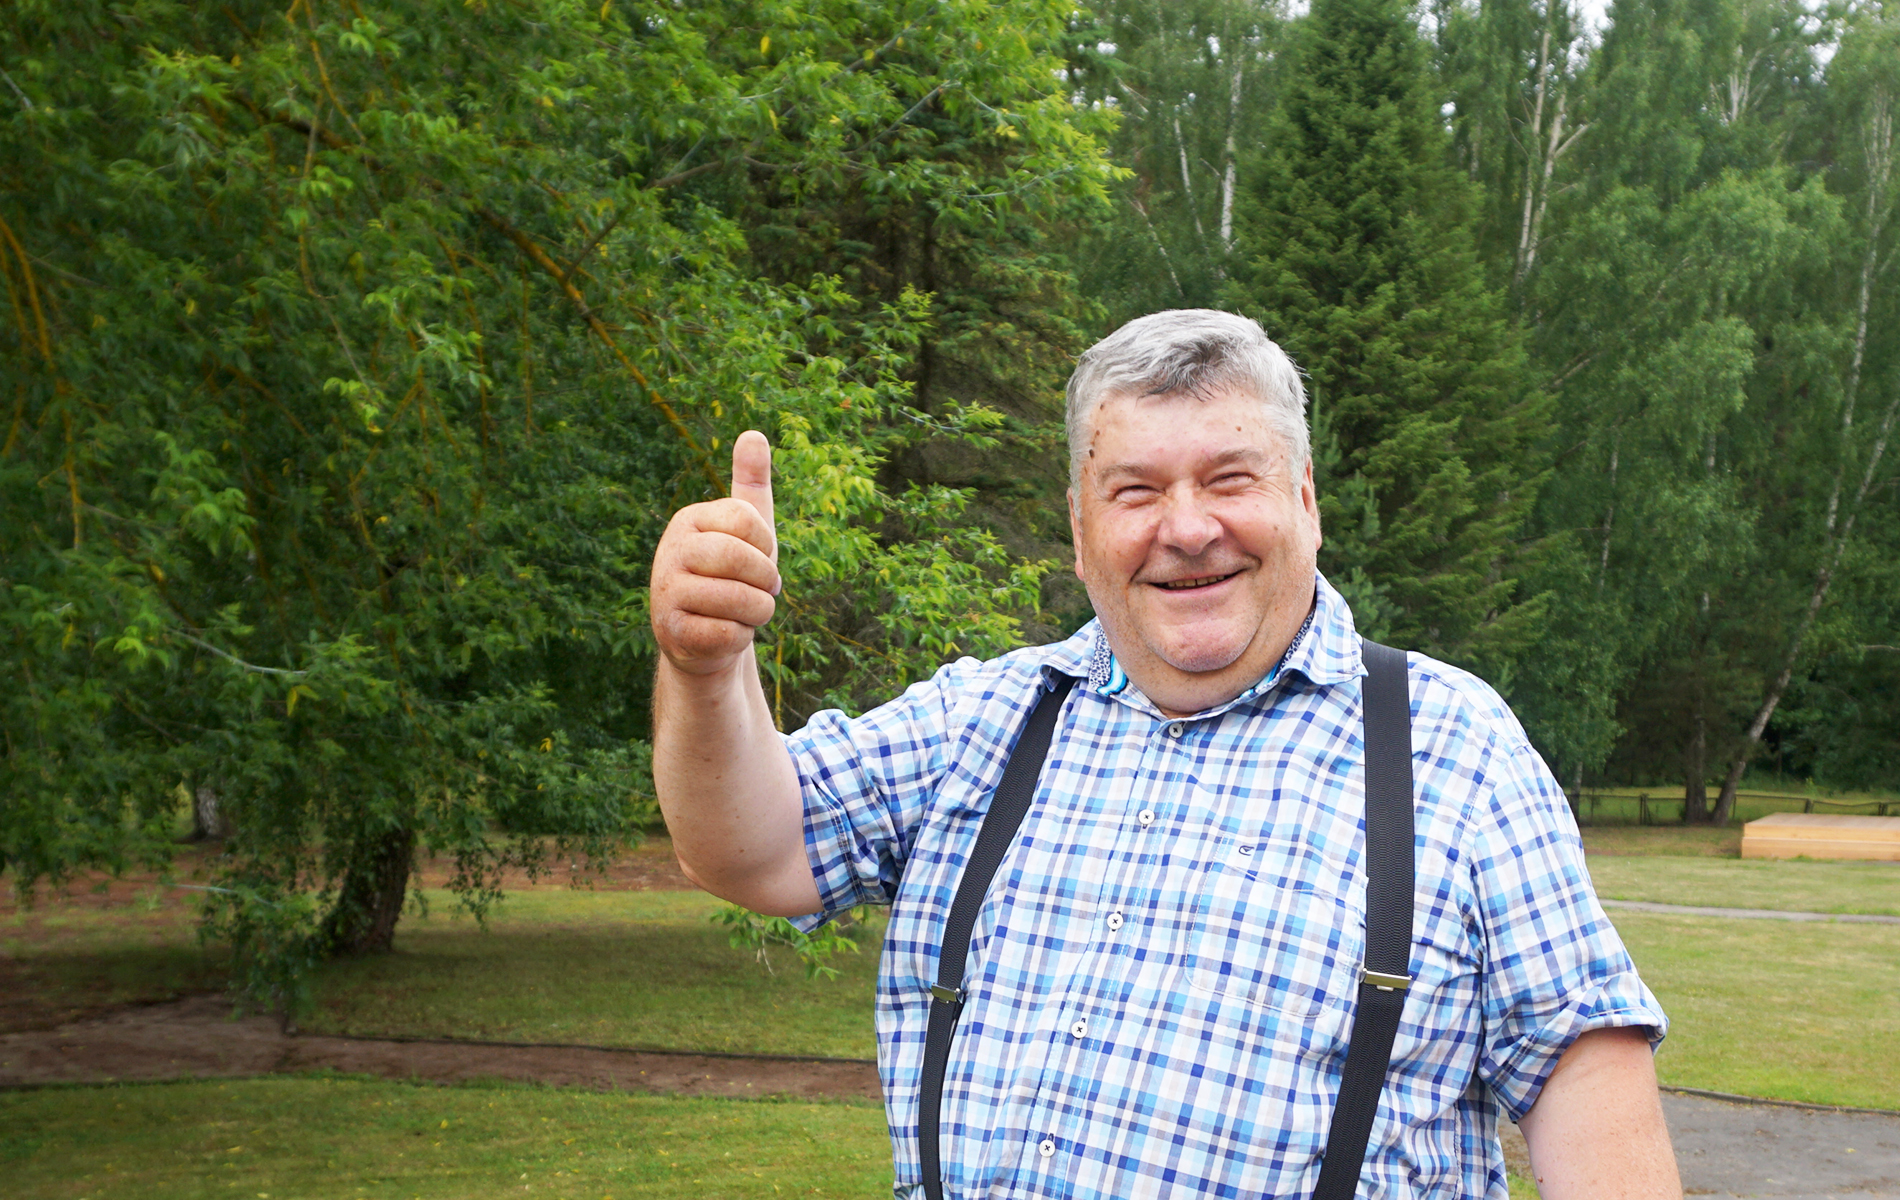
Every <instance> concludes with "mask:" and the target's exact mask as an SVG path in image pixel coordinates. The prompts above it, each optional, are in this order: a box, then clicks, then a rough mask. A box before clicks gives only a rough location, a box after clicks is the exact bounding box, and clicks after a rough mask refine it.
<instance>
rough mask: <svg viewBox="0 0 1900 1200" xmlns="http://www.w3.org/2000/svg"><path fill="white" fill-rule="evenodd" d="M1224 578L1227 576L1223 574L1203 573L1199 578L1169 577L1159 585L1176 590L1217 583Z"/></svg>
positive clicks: (1172, 590)
mask: <svg viewBox="0 0 1900 1200" xmlns="http://www.w3.org/2000/svg"><path fill="white" fill-rule="evenodd" d="M1225 578H1227V576H1225V575H1203V576H1201V577H1200V578H1199V579H1171V580H1168V581H1167V582H1165V583H1163V584H1162V585H1161V586H1162V587H1164V588H1167V589H1168V590H1169V591H1171V592H1178V591H1183V590H1185V589H1187V588H1197V587H1205V586H1206V585H1208V584H1210V583H1219V582H1220V581H1221V580H1223V579H1225Z"/></svg>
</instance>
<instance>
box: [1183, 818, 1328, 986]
mask: <svg viewBox="0 0 1900 1200" xmlns="http://www.w3.org/2000/svg"><path fill="white" fill-rule="evenodd" d="M1346 883H1347V880H1346V877H1345V868H1344V867H1343V866H1342V865H1339V864H1334V863H1331V862H1330V861H1327V860H1322V859H1320V858H1319V857H1318V856H1317V855H1315V854H1313V852H1312V851H1310V850H1309V849H1307V848H1306V847H1304V846H1301V845H1298V844H1296V843H1293V842H1288V841H1272V840H1269V841H1258V840H1239V841H1235V842H1233V843H1231V844H1230V845H1229V846H1227V847H1226V849H1225V853H1224V854H1223V855H1222V856H1221V858H1220V860H1219V863H1218V865H1217V866H1216V867H1215V868H1214V869H1212V870H1210V872H1209V874H1208V878H1207V884H1206V888H1205V891H1204V895H1203V901H1204V902H1203V904H1202V905H1201V907H1200V910H1199V917H1198V919H1197V921H1196V924H1195V928H1194V931H1193V934H1192V938H1191V947H1192V950H1191V953H1190V956H1189V960H1188V964H1187V965H1188V986H1189V987H1190V988H1192V989H1193V990H1195V991H1197V992H1201V993H1204V994H1207V995H1214V996H1221V997H1225V998H1228V999H1232V1000H1236V1001H1239V1002H1242V1003H1245V1004H1249V1005H1254V1006H1257V1007H1261V1008H1268V1009H1273V1010H1276V1011H1279V1012H1284V1013H1287V1014H1289V1015H1294V1016H1307V1015H1311V1014H1314V1013H1317V1012H1320V1011H1322V1010H1324V1009H1327V1008H1341V1007H1343V1006H1344V1005H1345V1003H1346V991H1347V989H1348V988H1350V987H1351V986H1353V982H1354V979H1355V976H1356V970H1357V967H1358V963H1359V959H1360V957H1361V955H1362V954H1363V947H1364V944H1365V928H1364V922H1363V920H1362V919H1361V918H1360V916H1359V914H1358V912H1357V911H1356V910H1355V909H1354V908H1353V907H1352V905H1350V904H1349V903H1347V901H1346V899H1345V898H1344V895H1343V894H1342V893H1343V892H1344V889H1345V886H1346Z"/></svg>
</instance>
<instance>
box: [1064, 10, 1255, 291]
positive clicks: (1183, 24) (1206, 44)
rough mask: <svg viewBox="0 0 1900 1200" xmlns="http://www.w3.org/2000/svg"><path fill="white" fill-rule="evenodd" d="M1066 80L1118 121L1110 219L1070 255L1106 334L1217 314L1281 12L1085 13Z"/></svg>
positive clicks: (1086, 236) (1110, 11) (1081, 240)
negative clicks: (1168, 315) (1210, 309)
mask: <svg viewBox="0 0 1900 1200" xmlns="http://www.w3.org/2000/svg"><path fill="white" fill-rule="evenodd" d="M1093 12H1094V16H1095V22H1094V24H1092V25H1090V26H1089V27H1088V28H1086V29H1083V30H1080V31H1078V35H1077V40H1078V43H1079V44H1078V47H1077V50H1078V53H1077V54H1076V56H1075V63H1074V66H1073V67H1072V71H1071V73H1072V76H1073V77H1074V78H1075V80H1076V81H1077V83H1078V84H1079V85H1080V89H1081V92H1082V94H1083V95H1084V96H1085V97H1087V98H1088V99H1089V100H1090V102H1091V103H1093V104H1096V105H1099V106H1101V107H1103V108H1106V109H1113V110H1114V111H1116V112H1118V113H1120V114H1121V117H1122V120H1121V124H1120V126H1119V128H1118V129H1117V131H1116V136H1115V138H1114V140H1113V142H1112V143H1111V145H1112V147H1113V150H1114V154H1115V158H1116V161H1117V162H1118V163H1121V164H1125V165H1126V166H1127V168H1128V171H1129V174H1128V177H1127V178H1126V179H1125V180H1124V181H1123V182H1122V183H1121V186H1120V187H1119V188H1118V189H1117V207H1116V210H1115V214H1114V218H1113V220H1111V221H1108V222H1106V223H1104V224H1103V225H1101V226H1100V227H1098V228H1096V229H1094V230H1091V231H1085V232H1084V236H1083V237H1082V238H1081V239H1080V244H1079V246H1078V248H1077V257H1078V259H1079V260H1080V269H1081V270H1082V272H1083V275H1084V278H1085V280H1086V281H1087V286H1088V290H1089V291H1090V293H1091V294H1094V295H1100V296H1103V297H1105V298H1107V300H1108V302H1109V303H1110V304H1111V306H1112V308H1113V312H1112V313H1111V319H1110V320H1109V321H1108V322H1107V325H1108V326H1109V327H1111V328H1112V327H1115V326H1119V325H1120V324H1122V323H1123V322H1124V321H1127V320H1129V319H1131V318H1133V317H1136V316H1140V315H1141V314H1143V313H1148V312H1154V311H1157V310H1159V309H1165V308H1200V307H1207V306H1209V305H1212V304H1214V303H1215V302H1216V301H1217V299H1218V297H1219V294H1220V288H1221V285H1222V282H1223V281H1224V280H1225V278H1226V276H1227V270H1228V264H1229V259H1230V258H1231V256H1232V254H1233V252H1234V243H1235V211H1236V205H1237V203H1238V200H1239V195H1240V190H1241V177H1242V173H1243V170H1244V167H1245V165H1246V164H1247V163H1250V162H1251V161H1252V160H1253V159H1254V158H1256V157H1257V156H1258V151H1259V146H1258V144H1257V138H1258V136H1259V130H1260V128H1261V123H1262V121H1263V119H1264V118H1265V116H1266V114H1267V113H1268V112H1270V111H1271V109H1272V105H1273V97H1274V95H1275V92H1276V87H1277V85H1276V82H1275V77H1276V75H1277V70H1278V49H1279V47H1280V44H1281V42H1282V40H1283V30H1284V28H1285V18H1284V14H1283V13H1282V12H1281V10H1280V7H1279V6H1278V5H1275V4H1270V3H1262V2H1260V0H1199V2H1197V3H1191V4H1166V5H1161V4H1152V3H1146V2H1142V0H1129V2H1117V3H1108V4H1101V5H1097V6H1095V8H1094V9H1093Z"/></svg>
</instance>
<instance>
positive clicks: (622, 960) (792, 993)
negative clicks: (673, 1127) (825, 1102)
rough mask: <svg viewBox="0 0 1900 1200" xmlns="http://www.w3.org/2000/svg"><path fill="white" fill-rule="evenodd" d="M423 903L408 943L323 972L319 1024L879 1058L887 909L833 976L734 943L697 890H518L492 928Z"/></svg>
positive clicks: (406, 926)
mask: <svg viewBox="0 0 1900 1200" xmlns="http://www.w3.org/2000/svg"><path fill="white" fill-rule="evenodd" d="M434 899H435V900H436V901H437V903H436V906H435V909H436V912H437V915H435V916H433V917H430V918H429V919H427V920H423V919H420V918H418V917H416V916H414V915H411V916H407V917H404V918H403V921H402V924H401V925H399V926H398V927H397V932H396V953H394V954H390V955H385V956H382V957H377V958H367V959H359V960H355V961H350V962H341V963H335V964H332V965H331V966H329V967H327V968H325V969H324V970H323V971H322V973H321V974H320V976H319V978H318V981H317V986H316V1000H317V1004H316V1011H315V1012H314V1013H312V1014H310V1015H309V1017H308V1018H307V1019H306V1020H305V1021H304V1027H305V1028H306V1029H308V1030H310V1031H311V1032H323V1033H342V1034H354V1035H359V1036H382V1035H409V1036H431V1037H465V1038H478V1039H488V1040H494V1041H523V1042H581V1043H587V1044H593V1045H604V1046H628V1047H638V1048H642V1049H656V1050H713V1051H720V1052H723V1053H736V1054H809V1055H821V1056H826V1057H835V1058H872V1057H875V1055H876V1052H877V1051H876V1042H875V1038H874V1036H873V1033H872V1028H871V1011H872V1003H873V996H874V990H875V984H876V977H877V955H878V945H879V939H880V938H881V937H882V935H883V925H882V923H881V922H873V923H872V924H870V925H869V926H867V927H865V928H863V929H862V930H860V931H859V935H858V936H859V941H860V943H861V945H862V947H863V948H862V950H861V951H860V952H859V953H857V954H841V955H837V956H835V957H834V958H833V960H832V961H833V964H834V965H835V966H836V967H838V969H839V976H838V978H836V979H817V980H810V979H807V978H805V974H804V971H803V969H802V967H801V966H800V964H799V963H798V962H797V961H796V960H795V959H793V958H792V956H791V955H790V954H789V953H784V952H779V953H775V954H774V956H773V960H772V961H773V970H772V971H771V972H768V971H767V970H766V969H765V967H763V966H761V965H760V964H759V963H758V962H757V961H756V960H755V959H754V958H753V957H752V956H751V955H750V954H748V953H746V952H744V951H741V950H735V949H733V948H732V946H731V945H729V944H728V941H727V932H726V929H725V927H724V926H722V925H717V924H715V923H713V922H712V921H711V920H710V918H711V917H712V915H713V914H714V913H715V912H717V911H718V910H719V908H720V907H721V905H720V902H719V901H718V900H715V899H713V898H712V897H711V896H707V895H705V894H703V893H698V892H590V891H570V890H544V891H532V892H518V893H515V894H513V895H511V896H510V897H509V898H508V899H507V900H506V901H505V902H503V903H502V904H501V905H500V906H499V907H498V908H497V909H496V910H495V911H494V914H493V915H492V916H491V917H490V918H489V921H488V927H487V929H486V930H483V929H481V928H478V927H477V926H476V925H475V923H474V922H473V921H471V920H469V919H467V918H466V917H460V918H458V917H454V916H450V915H445V914H446V913H447V912H448V910H449V908H450V907H451V906H450V905H449V904H447V903H445V902H444V897H441V896H436V897H434Z"/></svg>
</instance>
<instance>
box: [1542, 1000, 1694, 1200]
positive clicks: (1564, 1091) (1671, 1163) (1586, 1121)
mask: <svg viewBox="0 0 1900 1200" xmlns="http://www.w3.org/2000/svg"><path fill="white" fill-rule="evenodd" d="M1518 1128H1520V1129H1522V1130H1523V1131H1524V1140H1525V1142H1527V1143H1528V1144H1529V1146H1530V1151H1531V1169H1532V1170H1533V1171H1534V1172H1535V1173H1536V1175H1537V1187H1538V1191H1539V1192H1540V1193H1542V1195H1543V1197H1544V1200H1584V1198H1587V1200H1681V1197H1682V1181H1681V1180H1680V1179H1678V1178H1677V1176H1676V1155H1675V1151H1674V1150H1673V1149H1672V1148H1671V1147H1670V1145H1669V1131H1668V1129H1667V1128H1666V1127H1665V1126H1664V1124H1663V1112H1662V1098H1661V1097H1660V1096H1659V1095H1658V1094H1657V1092H1656V1066H1655V1063H1654V1061H1653V1060H1652V1058H1651V1055H1650V1050H1649V1038H1648V1036H1647V1033H1646V1032H1645V1031H1644V1030H1642V1029H1593V1030H1591V1031H1589V1032H1588V1033H1585V1034H1583V1035H1582V1036H1581V1037H1579V1038H1578V1039H1577V1040H1576V1041H1574V1042H1572V1043H1571V1044H1570V1049H1568V1050H1566V1051H1564V1054H1563V1057H1562V1058H1560V1059H1558V1060H1557V1068H1556V1070H1554V1071H1552V1072H1551V1075H1550V1078H1549V1079H1548V1080H1546V1081H1545V1083H1544V1090H1543V1091H1542V1092H1541V1093H1540V1094H1539V1095H1538V1097H1537V1102H1536V1103H1535V1104H1533V1105H1531V1110H1530V1111H1529V1112H1528V1113H1525V1114H1524V1119H1523V1120H1522V1121H1520V1122H1518Z"/></svg>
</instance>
